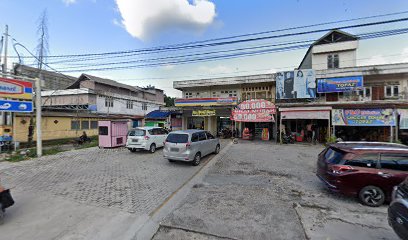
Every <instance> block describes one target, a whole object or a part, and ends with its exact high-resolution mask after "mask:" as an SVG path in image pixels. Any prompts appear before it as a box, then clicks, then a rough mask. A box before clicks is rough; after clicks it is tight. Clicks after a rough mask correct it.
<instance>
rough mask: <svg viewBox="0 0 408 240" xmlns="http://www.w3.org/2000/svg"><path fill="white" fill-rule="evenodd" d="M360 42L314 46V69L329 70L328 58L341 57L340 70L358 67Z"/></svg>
mask: <svg viewBox="0 0 408 240" xmlns="http://www.w3.org/2000/svg"><path fill="white" fill-rule="evenodd" d="M357 48H358V41H347V42H339V43H330V44H321V45H316V46H313V49H312V68H313V69H314V70H324V69H327V56H328V55H329V54H338V55H339V68H345V67H355V66H356V65H357V61H356V58H357Z"/></svg>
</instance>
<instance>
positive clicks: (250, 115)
mask: <svg viewBox="0 0 408 240" xmlns="http://www.w3.org/2000/svg"><path fill="white" fill-rule="evenodd" d="M273 114H275V109H253V110H237V109H236V110H234V111H233V112H232V120H233V121H237V122H274V121H275V119H274V118H273Z"/></svg>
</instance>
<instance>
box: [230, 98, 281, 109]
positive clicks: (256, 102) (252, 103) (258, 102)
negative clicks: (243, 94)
mask: <svg viewBox="0 0 408 240" xmlns="http://www.w3.org/2000/svg"><path fill="white" fill-rule="evenodd" d="M237 109H239V110H255V109H273V111H275V109H276V108H275V105H274V104H273V103H271V102H270V101H267V100H264V99H253V100H247V101H244V102H242V103H240V104H239V105H238V106H237Z"/></svg>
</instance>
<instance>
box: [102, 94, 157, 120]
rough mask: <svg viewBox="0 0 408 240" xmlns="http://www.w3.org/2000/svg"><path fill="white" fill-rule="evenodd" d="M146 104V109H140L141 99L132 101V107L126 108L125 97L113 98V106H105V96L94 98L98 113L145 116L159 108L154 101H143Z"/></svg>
mask: <svg viewBox="0 0 408 240" xmlns="http://www.w3.org/2000/svg"><path fill="white" fill-rule="evenodd" d="M145 103H146V104H147V110H143V109H142V105H143V102H141V101H133V108H132V109H128V108H126V99H122V98H121V99H119V98H114V99H113V107H109V108H108V107H105V97H104V96H98V97H97V99H96V104H97V112H98V113H105V114H107V113H109V114H124V115H137V116H145V115H146V114H148V113H149V112H151V111H154V110H159V109H160V106H161V105H160V104H157V103H154V102H145Z"/></svg>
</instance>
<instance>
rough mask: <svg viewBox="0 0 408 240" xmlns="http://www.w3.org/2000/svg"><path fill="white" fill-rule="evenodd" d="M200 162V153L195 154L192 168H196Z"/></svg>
mask: <svg viewBox="0 0 408 240" xmlns="http://www.w3.org/2000/svg"><path fill="white" fill-rule="evenodd" d="M200 162H201V155H200V153H197V154H196V155H195V156H194V160H193V166H198V165H200Z"/></svg>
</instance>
